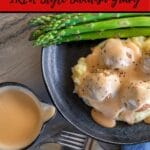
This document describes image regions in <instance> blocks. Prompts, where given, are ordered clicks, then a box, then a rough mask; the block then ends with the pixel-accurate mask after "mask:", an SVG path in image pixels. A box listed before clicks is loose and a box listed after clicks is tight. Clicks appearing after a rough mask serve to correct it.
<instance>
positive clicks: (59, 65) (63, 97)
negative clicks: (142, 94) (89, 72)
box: [42, 41, 150, 144]
mask: <svg viewBox="0 0 150 150" xmlns="http://www.w3.org/2000/svg"><path fill="white" fill-rule="evenodd" d="M97 43H98V41H93V42H91V41H86V42H74V43H69V44H63V45H58V46H50V47H48V48H44V49H43V52H42V68H43V74H44V79H45V82H46V85H47V87H48V90H49V92H50V93H51V95H52V98H53V101H54V103H55V105H56V106H57V108H58V110H59V111H60V112H61V113H62V115H63V116H64V117H65V118H66V119H67V120H68V121H69V122H70V123H72V124H73V125H74V126H75V127H77V128H78V129H79V130H81V131H82V132H84V133H85V134H87V135H89V136H91V137H93V138H96V139H98V140H101V141H105V142H110V143H116V144H127V143H137V142H144V141H148V140H150V126H149V125H146V124H144V123H139V124H135V125H132V126H130V125H127V124H125V123H122V122H118V124H117V126H116V127H115V128H112V129H109V128H104V127H102V126H99V125H97V124H96V123H95V122H94V121H93V120H92V119H91V117H90V108H89V107H88V106H86V105H85V104H84V103H83V102H82V100H81V99H80V98H79V97H78V96H77V95H76V94H73V89H74V86H73V82H72V79H71V67H72V66H74V65H75V64H76V63H77V60H78V58H79V57H81V56H86V55H87V54H88V53H89V52H90V47H91V46H93V45H96V44H97Z"/></svg>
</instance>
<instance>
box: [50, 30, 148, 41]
mask: <svg viewBox="0 0 150 150" xmlns="http://www.w3.org/2000/svg"><path fill="white" fill-rule="evenodd" d="M136 36H150V28H125V29H114V30H107V31H100V32H90V33H83V34H80V35H72V36H65V37H62V38H61V39H59V40H58V41H54V42H53V43H52V42H51V44H60V43H63V42H70V41H80V40H95V39H104V38H129V37H136Z"/></svg>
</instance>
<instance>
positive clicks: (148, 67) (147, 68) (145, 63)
mask: <svg viewBox="0 0 150 150" xmlns="http://www.w3.org/2000/svg"><path fill="white" fill-rule="evenodd" d="M141 69H142V71H143V72H144V73H146V74H150V56H143V58H142V61H141Z"/></svg>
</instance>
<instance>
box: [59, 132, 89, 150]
mask: <svg viewBox="0 0 150 150" xmlns="http://www.w3.org/2000/svg"><path fill="white" fill-rule="evenodd" d="M87 142H88V138H87V136H86V135H83V134H81V133H74V132H70V131H62V132H61V133H60V136H59V137H58V141H57V143H59V144H61V145H62V146H67V147H69V148H73V149H75V150H84V149H85V147H86V143H87Z"/></svg>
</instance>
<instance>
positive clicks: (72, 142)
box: [59, 138, 84, 146]
mask: <svg viewBox="0 0 150 150" xmlns="http://www.w3.org/2000/svg"><path fill="white" fill-rule="evenodd" d="M59 141H60V142H67V143H69V144H74V145H77V146H84V143H80V142H76V141H71V140H69V139H65V138H60V139H59Z"/></svg>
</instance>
